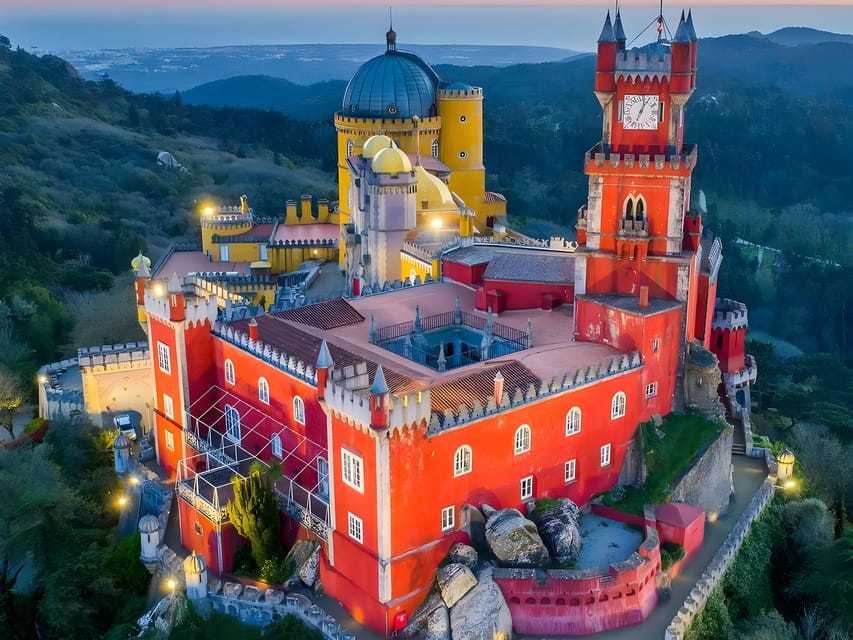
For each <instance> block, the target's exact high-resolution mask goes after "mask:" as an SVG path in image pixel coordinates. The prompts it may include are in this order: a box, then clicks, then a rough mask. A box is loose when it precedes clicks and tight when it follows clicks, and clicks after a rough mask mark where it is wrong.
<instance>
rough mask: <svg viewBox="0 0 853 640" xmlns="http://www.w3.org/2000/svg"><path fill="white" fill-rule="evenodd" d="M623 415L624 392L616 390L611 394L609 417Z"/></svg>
mask: <svg viewBox="0 0 853 640" xmlns="http://www.w3.org/2000/svg"><path fill="white" fill-rule="evenodd" d="M624 415H625V393H624V392H623V391H617V392H616V393H615V394H613V399H612V400H611V401H610V419H611V420H616V418H621V417H623V416H624Z"/></svg>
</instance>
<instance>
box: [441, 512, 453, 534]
mask: <svg viewBox="0 0 853 640" xmlns="http://www.w3.org/2000/svg"><path fill="white" fill-rule="evenodd" d="M455 526H456V507H444V509H442V510H441V530H442V531H449V530H450V529H452V528H453V527H455Z"/></svg>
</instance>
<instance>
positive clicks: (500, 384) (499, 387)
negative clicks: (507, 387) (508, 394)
mask: <svg viewBox="0 0 853 640" xmlns="http://www.w3.org/2000/svg"><path fill="white" fill-rule="evenodd" d="M503 395H504V377H503V375H502V374H501V372H500V371H498V372H497V373H496V374H495V405H496V406H498V407H499V406H501V398H503Z"/></svg>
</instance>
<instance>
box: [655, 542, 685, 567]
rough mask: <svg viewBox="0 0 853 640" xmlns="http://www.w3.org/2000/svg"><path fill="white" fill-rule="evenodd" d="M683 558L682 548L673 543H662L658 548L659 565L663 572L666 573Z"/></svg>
mask: <svg viewBox="0 0 853 640" xmlns="http://www.w3.org/2000/svg"><path fill="white" fill-rule="evenodd" d="M683 557H684V547H682V546H681V545H680V544H675V543H674V542H664V543H663V544H662V545H661V546H660V565H661V568H662V569H663V570H664V571H668V570H669V569H671V568H672V566H673V565H674V564H675V563H676V562H678V561H679V560H681V559H682V558H683Z"/></svg>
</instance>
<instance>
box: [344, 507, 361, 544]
mask: <svg viewBox="0 0 853 640" xmlns="http://www.w3.org/2000/svg"><path fill="white" fill-rule="evenodd" d="M347 530H348V531H349V537H350V538H352V539H353V540H356V541H357V542H362V541H363V540H364V538H363V536H364V523H363V522H362V521H361V518H359V517H358V516H355V515H353V514H351V513H350V514H349V517H348V518H347Z"/></svg>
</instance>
